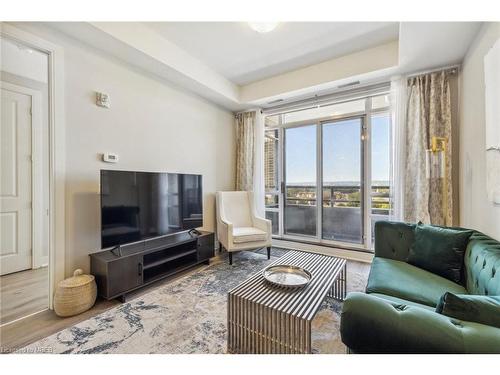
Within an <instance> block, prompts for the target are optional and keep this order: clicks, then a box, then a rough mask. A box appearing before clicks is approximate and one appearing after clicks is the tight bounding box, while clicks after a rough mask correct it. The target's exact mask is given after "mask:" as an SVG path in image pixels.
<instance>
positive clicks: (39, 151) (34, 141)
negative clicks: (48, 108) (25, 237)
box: [0, 81, 48, 268]
mask: <svg viewBox="0 0 500 375" xmlns="http://www.w3.org/2000/svg"><path fill="white" fill-rule="evenodd" d="M0 87H1V88H4V89H7V90H9V91H13V92H17V93H20V94H25V95H28V96H30V97H31V186H32V188H31V202H32V211H31V225H32V226H31V239H32V248H31V268H40V267H42V266H44V265H47V264H48V256H47V257H42V256H41V255H40V254H41V250H42V249H43V247H44V245H45V246H48V243H44V239H46V240H48V235H45V236H44V233H43V220H44V211H45V210H44V206H47V203H48V202H47V197H44V196H43V187H44V183H45V181H44V178H43V177H44V176H43V149H44V147H43V141H44V140H43V121H42V93H41V92H40V91H38V90H33V89H31V88H28V87H24V86H20V85H15V84H12V83H9V82H5V81H0Z"/></svg>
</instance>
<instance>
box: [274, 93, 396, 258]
mask: <svg viewBox="0 0 500 375" xmlns="http://www.w3.org/2000/svg"><path fill="white" fill-rule="evenodd" d="M388 105H389V103H388V96H387V92H381V94H380V95H377V96H374V97H366V98H362V99H357V100H352V101H349V102H343V103H336V104H331V105H323V106H320V107H315V108H308V109H305V110H301V111H293V112H288V113H282V114H278V115H272V116H268V117H267V118H266V140H265V174H266V177H265V179H266V181H265V185H266V217H267V218H268V219H270V220H272V223H273V236H275V237H277V238H284V239H291V240H301V239H303V240H306V241H308V242H310V241H312V242H318V243H327V244H337V245H342V244H346V245H349V246H350V247H355V248H360V249H371V247H372V236H373V226H374V224H375V222H376V221H378V220H383V219H387V218H388V215H389V212H390V199H389V197H390V186H389V175H390V165H391V160H390V157H391V149H390V147H391V146H390V130H391V127H390V125H391V124H390V116H389V110H388Z"/></svg>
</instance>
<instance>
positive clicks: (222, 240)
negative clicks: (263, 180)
mask: <svg viewBox="0 0 500 375" xmlns="http://www.w3.org/2000/svg"><path fill="white" fill-rule="evenodd" d="M215 199H216V206H217V207H216V208H217V237H218V240H219V250H220V251H222V247H224V248H225V249H226V250H227V251H228V252H229V264H233V252H234V251H241V250H253V249H259V248H262V247H266V248H267V259H270V258H271V241H272V240H271V234H272V232H271V220H267V219H264V218H261V217H258V216H257V215H256V213H255V205H254V200H253V193H252V192H251V191H219V192H217V194H216V197H215Z"/></svg>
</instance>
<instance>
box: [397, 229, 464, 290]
mask: <svg viewBox="0 0 500 375" xmlns="http://www.w3.org/2000/svg"><path fill="white" fill-rule="evenodd" d="M472 232H473V231H471V230H460V229H452V228H446V227H439V226H433V225H423V224H419V225H417V226H416V227H415V242H414V243H413V245H412V247H411V248H410V252H409V254H408V259H407V262H408V263H410V264H412V265H414V266H417V267H419V268H422V269H424V270H427V271H429V272H432V273H435V274H436V275H440V276H442V277H445V278H447V279H449V280H451V281H454V282H456V283H459V282H460V280H461V275H462V267H463V264H464V253H465V249H466V247H467V244H468V242H469V237H470V236H471V235H472Z"/></svg>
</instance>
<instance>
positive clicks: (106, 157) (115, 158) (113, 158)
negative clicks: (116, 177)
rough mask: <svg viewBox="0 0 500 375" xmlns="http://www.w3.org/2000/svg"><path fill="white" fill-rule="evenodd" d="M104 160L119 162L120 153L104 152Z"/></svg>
mask: <svg viewBox="0 0 500 375" xmlns="http://www.w3.org/2000/svg"><path fill="white" fill-rule="evenodd" d="M102 161H105V162H106V163H117V162H118V155H116V154H110V153H109V152H106V153H105V154H102Z"/></svg>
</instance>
